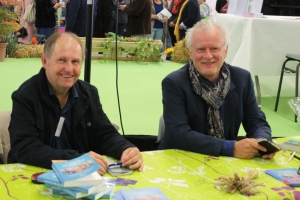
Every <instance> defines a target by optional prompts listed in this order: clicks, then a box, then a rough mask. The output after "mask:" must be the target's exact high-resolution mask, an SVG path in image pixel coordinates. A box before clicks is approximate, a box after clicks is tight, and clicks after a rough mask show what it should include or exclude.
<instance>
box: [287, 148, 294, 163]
mask: <svg viewBox="0 0 300 200" xmlns="http://www.w3.org/2000/svg"><path fill="white" fill-rule="evenodd" d="M295 153H296V151H293V152H292V153H291V157H290V158H289V160H288V161H289V162H290V161H291V160H292V159H293V157H294V156H295Z"/></svg>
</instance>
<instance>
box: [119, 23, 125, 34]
mask: <svg viewBox="0 0 300 200" xmlns="http://www.w3.org/2000/svg"><path fill="white" fill-rule="evenodd" d="M124 29H125V24H122V23H118V31H117V33H118V35H119V36H124Z"/></svg>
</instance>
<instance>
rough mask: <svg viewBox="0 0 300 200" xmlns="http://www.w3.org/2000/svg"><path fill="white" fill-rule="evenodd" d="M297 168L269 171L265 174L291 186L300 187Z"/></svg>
mask: <svg viewBox="0 0 300 200" xmlns="http://www.w3.org/2000/svg"><path fill="white" fill-rule="evenodd" d="M297 172H298V169H296V168H283V169H268V170H265V173H266V174H268V175H270V176H272V177H273V178H275V179H277V180H279V181H281V182H283V183H285V184H287V185H290V186H300V174H298V173H297Z"/></svg>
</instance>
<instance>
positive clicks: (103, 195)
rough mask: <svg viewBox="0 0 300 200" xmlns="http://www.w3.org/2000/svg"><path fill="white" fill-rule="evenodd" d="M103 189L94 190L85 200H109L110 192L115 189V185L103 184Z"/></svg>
mask: <svg viewBox="0 0 300 200" xmlns="http://www.w3.org/2000/svg"><path fill="white" fill-rule="evenodd" d="M104 185H105V186H104V188H102V190H101V189H99V190H96V191H95V192H94V193H93V194H91V195H89V196H87V197H86V199H91V200H96V199H99V198H100V199H111V196H112V192H113V190H114V188H115V183H105V184H104Z"/></svg>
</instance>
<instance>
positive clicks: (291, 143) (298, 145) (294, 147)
mask: <svg viewBox="0 0 300 200" xmlns="http://www.w3.org/2000/svg"><path fill="white" fill-rule="evenodd" d="M278 145H279V146H280V147H281V148H282V149H285V150H289V151H296V152H299V153H300V142H298V141H296V140H287V141H285V142H283V143H281V144H278Z"/></svg>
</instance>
